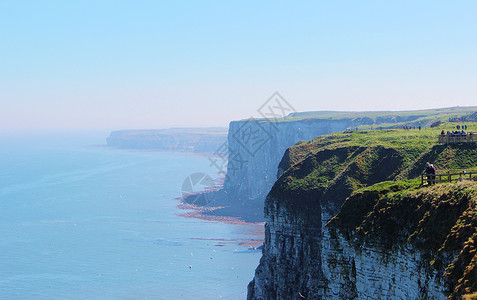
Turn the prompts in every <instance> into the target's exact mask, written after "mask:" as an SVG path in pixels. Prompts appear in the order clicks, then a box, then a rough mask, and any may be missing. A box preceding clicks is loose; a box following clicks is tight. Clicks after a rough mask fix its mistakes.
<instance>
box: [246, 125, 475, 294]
mask: <svg viewBox="0 0 477 300" xmlns="http://www.w3.org/2000/svg"><path fill="white" fill-rule="evenodd" d="M436 133H437V130H436ZM354 134H355V135H359V133H354ZM366 134H367V136H366V138H365V140H366V141H367V142H363V141H361V140H359V139H356V136H352V135H339V136H328V137H324V138H321V139H317V140H315V141H314V142H312V143H303V144H301V145H296V146H294V147H292V148H290V149H289V150H288V151H287V153H286V155H285V156H284V158H283V160H282V162H281V163H280V169H282V170H284V169H286V171H284V172H283V174H281V176H280V178H279V179H278V180H277V182H276V183H275V184H274V186H273V188H272V189H271V191H270V193H269V194H268V196H267V198H266V201H265V218H266V221H267V223H266V227H265V229H266V230H265V244H264V248H263V256H262V259H261V261H260V265H259V267H258V268H257V270H256V273H255V278H254V280H253V281H252V282H251V283H250V284H249V288H248V299H354V298H356V299H445V298H447V296H448V295H451V294H452V293H453V292H452V291H454V290H455V289H456V287H457V286H458V285H459V283H460V284H461V285H463V286H461V287H460V292H459V293H460V294H462V293H464V292H469V291H473V289H474V288H477V286H475V285H477V283H476V282H477V281H476V280H474V283H472V279H471V280H469V279H467V283H466V284H467V286H465V284H464V282H466V281H465V278H473V277H472V276H474V275H475V274H474V273H475V271H474V270H475V269H474V268H473V265H472V263H471V261H472V259H476V261H477V258H476V257H474V255H475V252H472V253H471V251H472V250H471V249H474V243H473V241H474V239H473V238H472V237H473V235H475V228H476V225H477V223H476V221H475V219H477V218H475V217H469V215H472V216H475V215H476V213H475V196H474V195H475V194H473V192H472V191H473V190H475V189H477V187H476V186H475V184H472V186H465V187H464V188H460V187H459V186H458V187H456V188H455V189H451V190H449V189H447V188H446V187H441V186H445V185H437V186H435V187H433V188H431V189H429V188H424V189H421V188H419V187H418V186H419V183H420V181H419V182H417V181H410V182H407V181H406V182H404V183H402V182H401V183H399V184H387V185H385V186H383V187H381V188H374V189H373V188H370V189H371V190H369V191H363V192H360V193H357V194H353V196H352V197H350V198H349V199H348V200H346V199H347V198H348V197H349V196H350V195H351V194H352V193H353V191H356V190H358V189H361V188H364V187H366V186H372V187H374V186H375V185H374V184H377V186H378V187H380V184H381V183H380V182H383V181H386V180H394V179H395V178H403V179H405V178H413V177H415V176H416V175H417V174H419V173H420V172H421V171H422V168H423V164H422V161H424V162H425V160H426V159H428V158H433V159H435V160H433V161H437V162H440V164H438V165H437V166H438V169H444V168H449V167H454V168H455V166H458V165H459V164H460V163H461V162H462V161H466V162H467V166H468V167H469V166H471V167H475V166H477V150H476V149H475V148H476V147H475V146H474V145H435V146H433V145H432V143H430V144H426V143H427V142H425V139H423V140H416V139H417V138H416V137H415V136H413V133H410V136H402V135H401V142H399V143H395V142H394V138H393V137H392V136H391V137H390V136H386V135H384V136H382V138H383V139H381V140H380V137H378V138H377V139H376V140H374V141H373V140H372V139H373V137H372V136H370V135H372V134H373V133H366ZM389 134H390V135H392V134H394V132H390V133H389ZM416 134H417V133H416ZM433 134H434V133H433ZM434 137H435V135H434ZM386 140H388V142H386ZM389 140H390V141H391V142H389ZM366 144H368V145H366ZM393 144H395V146H389V145H393ZM449 153H453V154H455V157H453V158H451V159H450V158H449ZM280 173H281V172H280ZM464 190H465V192H464ZM404 191H406V192H404ZM406 193H407V194H406ZM345 200H346V202H345ZM343 203H344V205H343ZM335 216H336V217H335ZM462 224H464V226H461V225H462ZM469 241H471V242H469ZM464 244H465V245H467V246H465V245H464ZM446 245H447V246H446ZM451 245H453V246H451ZM459 257H461V258H459ZM464 257H465V258H464ZM466 270H467V271H466ZM469 270H471V271H469ZM446 272H447V273H446ZM473 272H474V273H473ZM444 274H450V275H444ZM469 282H471V283H469ZM472 284H474V287H473V288H471V286H472ZM466 289H467V290H466ZM459 293H457V294H456V295H455V296H456V297H457V296H458V295H460V294H459Z"/></svg>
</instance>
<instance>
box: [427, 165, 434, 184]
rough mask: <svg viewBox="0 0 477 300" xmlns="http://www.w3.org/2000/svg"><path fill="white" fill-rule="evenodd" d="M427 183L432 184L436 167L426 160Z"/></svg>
mask: <svg viewBox="0 0 477 300" xmlns="http://www.w3.org/2000/svg"><path fill="white" fill-rule="evenodd" d="M426 174H427V184H428V185H429V184H434V180H435V179H436V167H434V165H433V164H431V163H429V162H426Z"/></svg>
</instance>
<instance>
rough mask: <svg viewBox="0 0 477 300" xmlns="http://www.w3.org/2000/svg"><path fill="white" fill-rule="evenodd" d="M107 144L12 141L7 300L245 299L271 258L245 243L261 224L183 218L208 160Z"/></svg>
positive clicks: (3, 244) (0, 271)
mask: <svg viewBox="0 0 477 300" xmlns="http://www.w3.org/2000/svg"><path fill="white" fill-rule="evenodd" d="M95 143H104V142H103V139H102V137H99V136H92V137H88V135H81V136H80V137H77V138H75V137H74V136H73V137H72V136H71V135H68V138H66V136H63V137H62V136H53V137H48V138H45V137H41V136H40V137H39V136H35V137H32V138H31V139H28V138H27V139H26V140H25V137H24V138H22V139H18V138H16V137H14V136H2V145H1V147H0V298H1V299H221V298H222V299H244V298H245V296H246V287H247V284H248V282H249V281H250V280H251V279H252V278H253V274H254V270H255V268H256V266H257V265H258V261H259V259H260V256H261V253H260V252H259V251H256V250H248V246H242V245H239V243H240V240H242V239H257V238H261V236H257V235H254V233H255V232H256V231H257V230H260V229H261V226H259V225H253V224H248V225H234V224H223V223H219V222H210V221H202V220H197V219H187V218H183V217H180V216H178V215H177V214H180V213H184V211H183V210H179V209H178V208H177V207H176V206H177V204H178V202H177V200H174V198H176V197H179V196H180V191H181V185H182V182H183V180H184V179H185V178H186V177H187V176H188V175H190V174H191V173H194V172H205V173H208V174H211V176H213V173H214V170H213V169H212V168H211V167H210V166H209V161H208V160H207V158H205V157H199V156H190V155H184V154H177V153H161V152H138V151H135V152H134V151H125V150H113V149H108V148H104V147H97V146H91V144H95ZM222 239H225V240H226V241H225V242H221V241H220V240H222Z"/></svg>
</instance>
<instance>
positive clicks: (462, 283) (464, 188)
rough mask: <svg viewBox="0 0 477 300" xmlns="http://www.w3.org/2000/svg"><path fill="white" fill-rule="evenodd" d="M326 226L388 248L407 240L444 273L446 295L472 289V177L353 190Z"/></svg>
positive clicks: (476, 204)
mask: <svg viewBox="0 0 477 300" xmlns="http://www.w3.org/2000/svg"><path fill="white" fill-rule="evenodd" d="M327 226H331V227H335V228H338V229H340V230H341V231H344V232H345V233H346V235H348V237H349V238H351V237H353V238H354V241H355V242H356V243H358V244H357V245H359V243H362V242H365V241H369V240H379V241H380V242H381V243H382V244H384V245H388V246H389V247H399V246H402V245H405V244H407V243H410V244H412V245H413V246H414V247H415V248H416V249H420V250H422V251H423V253H425V254H426V258H427V262H428V263H429V266H433V267H434V268H435V269H436V270H437V271H438V272H439V273H440V274H444V277H445V280H446V282H447V284H448V286H447V288H448V293H449V295H450V298H452V299H453V298H456V297H459V296H461V295H462V294H464V293H469V292H475V291H477V247H476V246H477V245H476V242H477V183H475V182H470V181H467V182H465V181H464V182H457V183H445V184H438V185H433V186H430V187H419V183H418V182H417V181H415V180H414V181H412V180H411V181H402V182H384V183H380V184H377V185H374V186H372V187H369V188H365V189H361V190H359V191H357V192H355V193H353V195H352V196H351V197H349V198H348V199H347V201H346V202H345V203H344V205H343V207H342V209H341V211H340V212H339V213H338V214H337V215H336V216H335V217H334V218H333V219H332V220H331V221H330V222H329V223H328V224H327ZM449 254H451V255H450V256H449ZM449 257H456V258H455V259H454V260H453V261H449V259H448V258H449Z"/></svg>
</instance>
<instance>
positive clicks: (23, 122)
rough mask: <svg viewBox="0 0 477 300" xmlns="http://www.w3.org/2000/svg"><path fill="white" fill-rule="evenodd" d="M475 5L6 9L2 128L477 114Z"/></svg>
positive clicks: (18, 4)
mask: <svg viewBox="0 0 477 300" xmlns="http://www.w3.org/2000/svg"><path fill="white" fill-rule="evenodd" d="M476 15H477V1H436V0H434V1H392V2H391V1H313V2H311V1H303V2H299V3H298V1H295V2H292V1H286V2H285V1H283V2H282V1H261V2H260V3H258V1H237V3H231V1H140V0H138V1H118V0H115V1H100V0H95V1H85V0H81V1H65V0H61V1H38V0H35V1H21V0H0V130H2V129H3V130H5V129H14V128H101V129H122V128H161V127H169V126H208V125H219V126H220V125H223V126H225V125H227V124H228V122H229V121H230V120H233V119H241V118H246V117H250V116H257V117H258V116H259V115H258V113H257V112H256V110H257V109H258V108H259V107H260V105H261V104H262V103H263V102H264V101H266V100H267V98H268V97H269V96H270V95H271V94H272V93H273V92H275V91H279V92H280V93H281V94H282V95H283V96H284V97H285V98H286V99H287V100H288V101H289V102H290V103H291V104H292V105H293V106H294V107H295V108H296V109H297V110H300V111H304V110H401V109H420V108H434V107H448V106H456V105H460V106H468V105H477V101H476V100H475V99H476V90H477V88H476V87H477V84H476V83H477V18H476Z"/></svg>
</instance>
